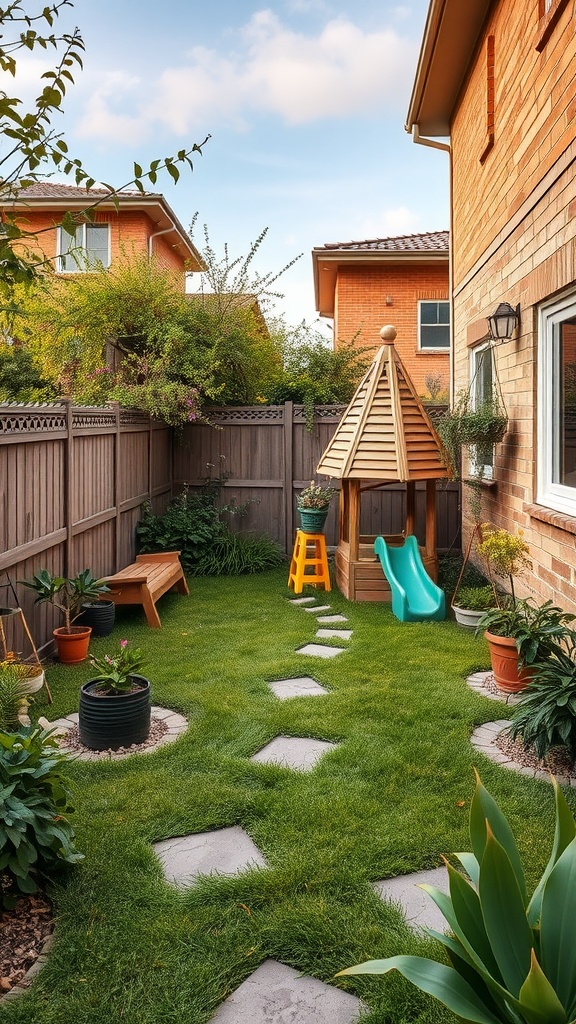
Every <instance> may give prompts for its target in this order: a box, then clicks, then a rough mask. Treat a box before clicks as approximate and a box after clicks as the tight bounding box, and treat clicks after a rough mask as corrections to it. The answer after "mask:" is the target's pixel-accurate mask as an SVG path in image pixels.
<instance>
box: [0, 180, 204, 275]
mask: <svg viewBox="0 0 576 1024" xmlns="http://www.w3.org/2000/svg"><path fill="white" fill-rule="evenodd" d="M94 203H97V204H98V207H99V209H101V210H110V209H113V210H115V209H116V203H117V204H118V209H120V210H122V209H123V208H124V209H125V208H126V207H129V208H130V209H131V210H142V211H144V212H145V213H146V214H147V215H148V217H149V218H150V220H151V221H152V223H153V225H154V229H155V231H166V240H167V241H169V242H170V243H171V244H172V246H173V248H174V249H175V250H176V251H177V252H179V253H180V255H181V256H182V259H183V260H185V261H186V262H187V263H188V264H189V269H190V270H193V271H201V270H205V269H206V267H205V265H204V261H203V259H202V256H201V255H200V253H199V252H198V250H197V249H196V246H195V245H194V244H193V242H192V239H191V238H190V236H189V234H188V232H187V231H186V229H185V228H184V227H183V226H182V224H181V223H180V221H179V220H178V218H177V216H176V214H175V213H174V211H173V209H172V208H171V206H170V205H169V204H168V203H167V202H166V200H165V198H164V196H163V195H162V194H161V193H160V192H139V191H138V190H136V189H120V190H119V191H118V192H111V191H110V189H107V188H90V189H86V188H82V187H81V186H78V185H65V184H61V183H60V182H52V181H38V182H35V183H34V184H33V185H30V186H29V187H28V188H25V189H22V190H21V191H20V192H19V193H18V196H17V197H16V198H14V199H12V200H11V201H10V203H9V204H8V203H6V206H8V205H10V207H11V208H12V209H14V210H19V209H22V210H26V209H28V210H32V209H36V210H49V211H54V213H55V214H58V213H62V214H63V213H66V212H67V211H68V210H72V211H73V210H82V209H83V208H84V207H88V206H92V205H93V204H94Z"/></svg>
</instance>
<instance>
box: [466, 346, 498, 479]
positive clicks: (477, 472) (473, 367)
mask: <svg viewBox="0 0 576 1024" xmlns="http://www.w3.org/2000/svg"><path fill="white" fill-rule="evenodd" d="M492 348H493V346H492V342H491V341H490V340H489V339H488V340H486V341H484V342H481V343H480V344H478V345H475V346H474V348H471V349H470V396H471V402H472V408H474V407H475V405H476V393H475V389H474V381H475V380H476V375H477V373H478V356H479V355H483V354H484V353H485V352H488V353H490V359H491V360H492V394H494V370H495V367H494V354H493V351H492ZM470 473H471V475H472V476H481V477H482V479H483V480H493V479H494V446H492V462H486V463H484V465H480V464H479V463H478V462H477V460H476V448H475V447H473V448H470Z"/></svg>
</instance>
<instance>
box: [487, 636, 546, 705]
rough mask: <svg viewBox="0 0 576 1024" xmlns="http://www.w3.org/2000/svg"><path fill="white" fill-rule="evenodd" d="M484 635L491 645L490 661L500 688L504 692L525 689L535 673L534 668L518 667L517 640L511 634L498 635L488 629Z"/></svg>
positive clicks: (516, 691) (515, 691)
mask: <svg viewBox="0 0 576 1024" xmlns="http://www.w3.org/2000/svg"><path fill="white" fill-rule="evenodd" d="M484 636H485V637H486V639H487V641H488V645H489V647H490V661H491V663H492V671H493V673H494V680H495V682H496V686H497V687H498V689H499V690H502V692H503V693H518V692H519V691H520V690H524V689H525V688H526V686H527V685H528V682H529V681H530V679H531V678H532V676H533V675H534V669H533V668H531V667H526V668H522V669H519V668H518V648H517V647H516V641H515V640H514V639H513V638H512V637H509V636H496V634H495V633H489V632H488V630H486V631H485V633H484Z"/></svg>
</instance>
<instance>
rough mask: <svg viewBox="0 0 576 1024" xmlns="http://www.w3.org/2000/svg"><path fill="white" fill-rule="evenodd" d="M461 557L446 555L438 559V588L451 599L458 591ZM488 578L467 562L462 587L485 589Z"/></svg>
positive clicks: (471, 563)
mask: <svg viewBox="0 0 576 1024" xmlns="http://www.w3.org/2000/svg"><path fill="white" fill-rule="evenodd" d="M462 561H463V559H462V556H461V555H444V556H442V557H440V558H439V559H438V586H439V587H441V588H442V590H443V591H444V592H445V594H446V595H447V596H448V597H450V596H451V595H452V594H453V593H454V590H455V589H456V584H457V582H458V577H459V576H460V572H461V569H462ZM486 582H487V581H486V577H485V576H484V574H483V573H481V572H480V570H479V569H478V568H477V567H476V566H475V565H474V563H473V562H466V566H465V569H464V576H463V577H462V580H461V586H462V587H484V586H486ZM458 592H459V593H460V591H458Z"/></svg>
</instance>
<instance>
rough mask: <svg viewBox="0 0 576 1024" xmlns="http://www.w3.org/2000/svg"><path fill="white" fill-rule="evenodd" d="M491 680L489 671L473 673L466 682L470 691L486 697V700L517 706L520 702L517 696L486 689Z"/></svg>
mask: <svg viewBox="0 0 576 1024" xmlns="http://www.w3.org/2000/svg"><path fill="white" fill-rule="evenodd" d="M493 678H494V677H493V673H492V672H491V671H489V672H473V673H472V675H471V676H468V678H467V679H466V682H467V684H468V686H469V687H470V689H471V690H474V691H475V692H476V693H480V694H482V696H483V697H488V700H499V701H500V702H501V703H502V704H510V705H512V704H517V703H518V701H519V700H520V695H519V694H517V693H504V691H503V690H498V689H497V688H496V687H493V688H490V689H489V688H488V684H489V683H490V682H491V681H493Z"/></svg>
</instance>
